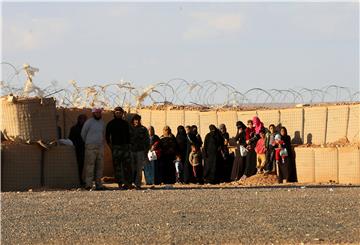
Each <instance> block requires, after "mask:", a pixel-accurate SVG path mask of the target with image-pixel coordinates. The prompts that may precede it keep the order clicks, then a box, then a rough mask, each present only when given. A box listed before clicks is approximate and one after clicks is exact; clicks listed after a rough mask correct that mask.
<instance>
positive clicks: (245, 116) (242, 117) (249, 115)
mask: <svg viewBox="0 0 360 245" xmlns="http://www.w3.org/2000/svg"><path fill="white" fill-rule="evenodd" d="M254 116H257V113H256V111H238V112H237V118H238V120H239V121H242V122H243V123H244V124H245V125H247V121H248V120H252V119H253V117H254ZM260 119H261V118H260Z"/></svg>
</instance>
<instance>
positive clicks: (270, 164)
mask: <svg viewBox="0 0 360 245" xmlns="http://www.w3.org/2000/svg"><path fill="white" fill-rule="evenodd" d="M274 156H275V151H274V147H273V146H269V148H268V149H267V151H266V163H265V170H267V171H269V172H271V171H273V169H274V161H275V159H274Z"/></svg>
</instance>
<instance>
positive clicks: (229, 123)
mask: <svg viewBox="0 0 360 245" xmlns="http://www.w3.org/2000/svg"><path fill="white" fill-rule="evenodd" d="M217 121H218V125H220V124H222V123H223V124H225V125H226V128H227V131H228V133H229V135H230V137H231V136H235V135H236V122H237V113H236V111H218V113H217Z"/></svg>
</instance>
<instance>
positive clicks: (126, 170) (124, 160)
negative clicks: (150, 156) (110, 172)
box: [112, 145, 132, 186]
mask: <svg viewBox="0 0 360 245" xmlns="http://www.w3.org/2000/svg"><path fill="white" fill-rule="evenodd" d="M112 158H113V165H114V172H115V178H116V179H118V180H119V184H120V183H121V184H124V185H126V186H131V182H132V169H131V161H132V156H131V151H130V145H114V146H112Z"/></svg>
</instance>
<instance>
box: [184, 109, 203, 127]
mask: <svg viewBox="0 0 360 245" xmlns="http://www.w3.org/2000/svg"><path fill="white" fill-rule="evenodd" d="M187 125H189V126H191V125H196V126H197V127H198V128H200V113H199V111H185V126H187Z"/></svg>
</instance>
